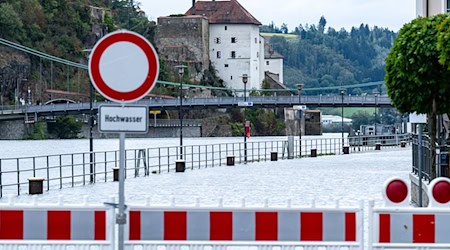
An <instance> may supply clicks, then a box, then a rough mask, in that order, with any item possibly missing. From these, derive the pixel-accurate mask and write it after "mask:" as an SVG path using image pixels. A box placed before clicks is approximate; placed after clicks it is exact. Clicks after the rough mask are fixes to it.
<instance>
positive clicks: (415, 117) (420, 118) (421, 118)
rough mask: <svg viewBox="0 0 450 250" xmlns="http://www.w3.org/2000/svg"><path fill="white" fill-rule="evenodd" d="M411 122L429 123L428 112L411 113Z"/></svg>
mask: <svg viewBox="0 0 450 250" xmlns="http://www.w3.org/2000/svg"><path fill="white" fill-rule="evenodd" d="M409 122H410V123H416V124H418V123H427V115H426V114H417V113H412V114H409Z"/></svg>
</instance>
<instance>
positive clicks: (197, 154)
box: [0, 138, 375, 197]
mask: <svg viewBox="0 0 450 250" xmlns="http://www.w3.org/2000/svg"><path fill="white" fill-rule="evenodd" d="M350 139H351V138H350ZM291 141H292V142H291V143H289V141H288V140H280V141H259V142H247V154H246V155H247V162H245V161H244V159H245V152H244V143H243V142H241V143H222V144H210V145H189V146H183V159H184V160H185V162H186V169H187V170H194V169H200V168H208V167H217V166H222V165H226V162H227V156H231V155H233V156H234V157H235V162H236V163H237V164H245V163H250V162H261V161H269V160H271V154H272V152H275V153H276V155H277V158H280V159H292V158H300V157H310V156H311V154H312V152H311V151H314V155H317V156H321V155H339V154H343V148H342V140H341V138H329V139H311V140H302V141H301V143H299V141H298V140H296V141H294V140H291ZM348 142H349V139H347V138H346V139H345V145H348ZM351 148H352V147H350V149H351ZM374 149H375V147H374V146H371V145H360V146H358V147H353V150H350V151H353V152H357V151H368V150H374ZM179 150H180V147H178V146H172V147H161V148H142V149H128V150H126V152H125V170H126V171H125V178H130V177H139V176H148V175H150V174H160V173H166V172H175V161H176V160H178V159H180V154H179V153H180V152H179ZM90 154H91V153H90V152H83V153H73V154H58V155H45V156H33V157H19V158H3V159H0V197H3V196H4V195H7V194H13V195H21V194H27V193H28V188H29V181H28V178H32V177H41V178H44V183H43V184H44V190H47V191H48V190H50V189H61V188H64V187H74V186H82V185H86V184H89V183H90V180H91V179H92V180H93V182H94V183H95V182H108V181H113V168H114V167H117V166H118V164H119V152H118V151H101V152H93V153H92V154H93V162H90V160H89V159H90V157H89V156H90ZM91 167H92V172H91Z"/></svg>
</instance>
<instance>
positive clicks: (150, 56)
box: [89, 30, 159, 102]
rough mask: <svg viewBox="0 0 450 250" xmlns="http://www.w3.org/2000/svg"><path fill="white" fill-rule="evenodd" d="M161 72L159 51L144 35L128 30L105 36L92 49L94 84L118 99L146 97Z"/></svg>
mask: <svg viewBox="0 0 450 250" xmlns="http://www.w3.org/2000/svg"><path fill="white" fill-rule="evenodd" d="M158 74H159V60H158V55H157V54H156V50H155V49H154V48H153V46H152V45H151V44H150V42H148V41H147V39H145V38H144V37H143V36H141V35H139V34H137V33H134V32H130V31H125V30H120V31H116V32H113V33H110V34H108V35H107V36H105V37H103V38H102V39H101V40H100V41H98V42H97V44H96V45H95V46H94V48H93V49H92V52H91V55H90V60H89V76H90V78H91V81H92V84H93V85H94V87H95V88H96V89H97V90H98V91H99V92H100V93H101V94H102V95H103V96H104V97H106V98H108V99H109V100H111V101H116V102H133V101H137V100H139V99H141V98H143V97H144V96H146V95H147V94H148V93H149V92H150V91H151V90H152V88H153V87H154V85H155V83H156V80H157V79H158Z"/></svg>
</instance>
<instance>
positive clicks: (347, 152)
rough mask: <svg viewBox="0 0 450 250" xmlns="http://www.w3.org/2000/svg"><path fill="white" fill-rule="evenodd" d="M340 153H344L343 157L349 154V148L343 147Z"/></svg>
mask: <svg viewBox="0 0 450 250" xmlns="http://www.w3.org/2000/svg"><path fill="white" fill-rule="evenodd" d="M342 151H343V152H344V155H348V154H350V147H349V146H344V148H343V150H342Z"/></svg>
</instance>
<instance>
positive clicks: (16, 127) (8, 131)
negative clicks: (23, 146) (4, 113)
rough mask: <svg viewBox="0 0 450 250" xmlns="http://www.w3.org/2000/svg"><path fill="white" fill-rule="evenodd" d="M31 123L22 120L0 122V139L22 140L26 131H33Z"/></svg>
mask: <svg viewBox="0 0 450 250" xmlns="http://www.w3.org/2000/svg"><path fill="white" fill-rule="evenodd" d="M33 126H34V125H33V124H25V122H24V121H23V120H11V121H2V122H0V140H22V139H24V138H25V137H26V135H27V134H28V132H29V131H30V130H31V131H33Z"/></svg>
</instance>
